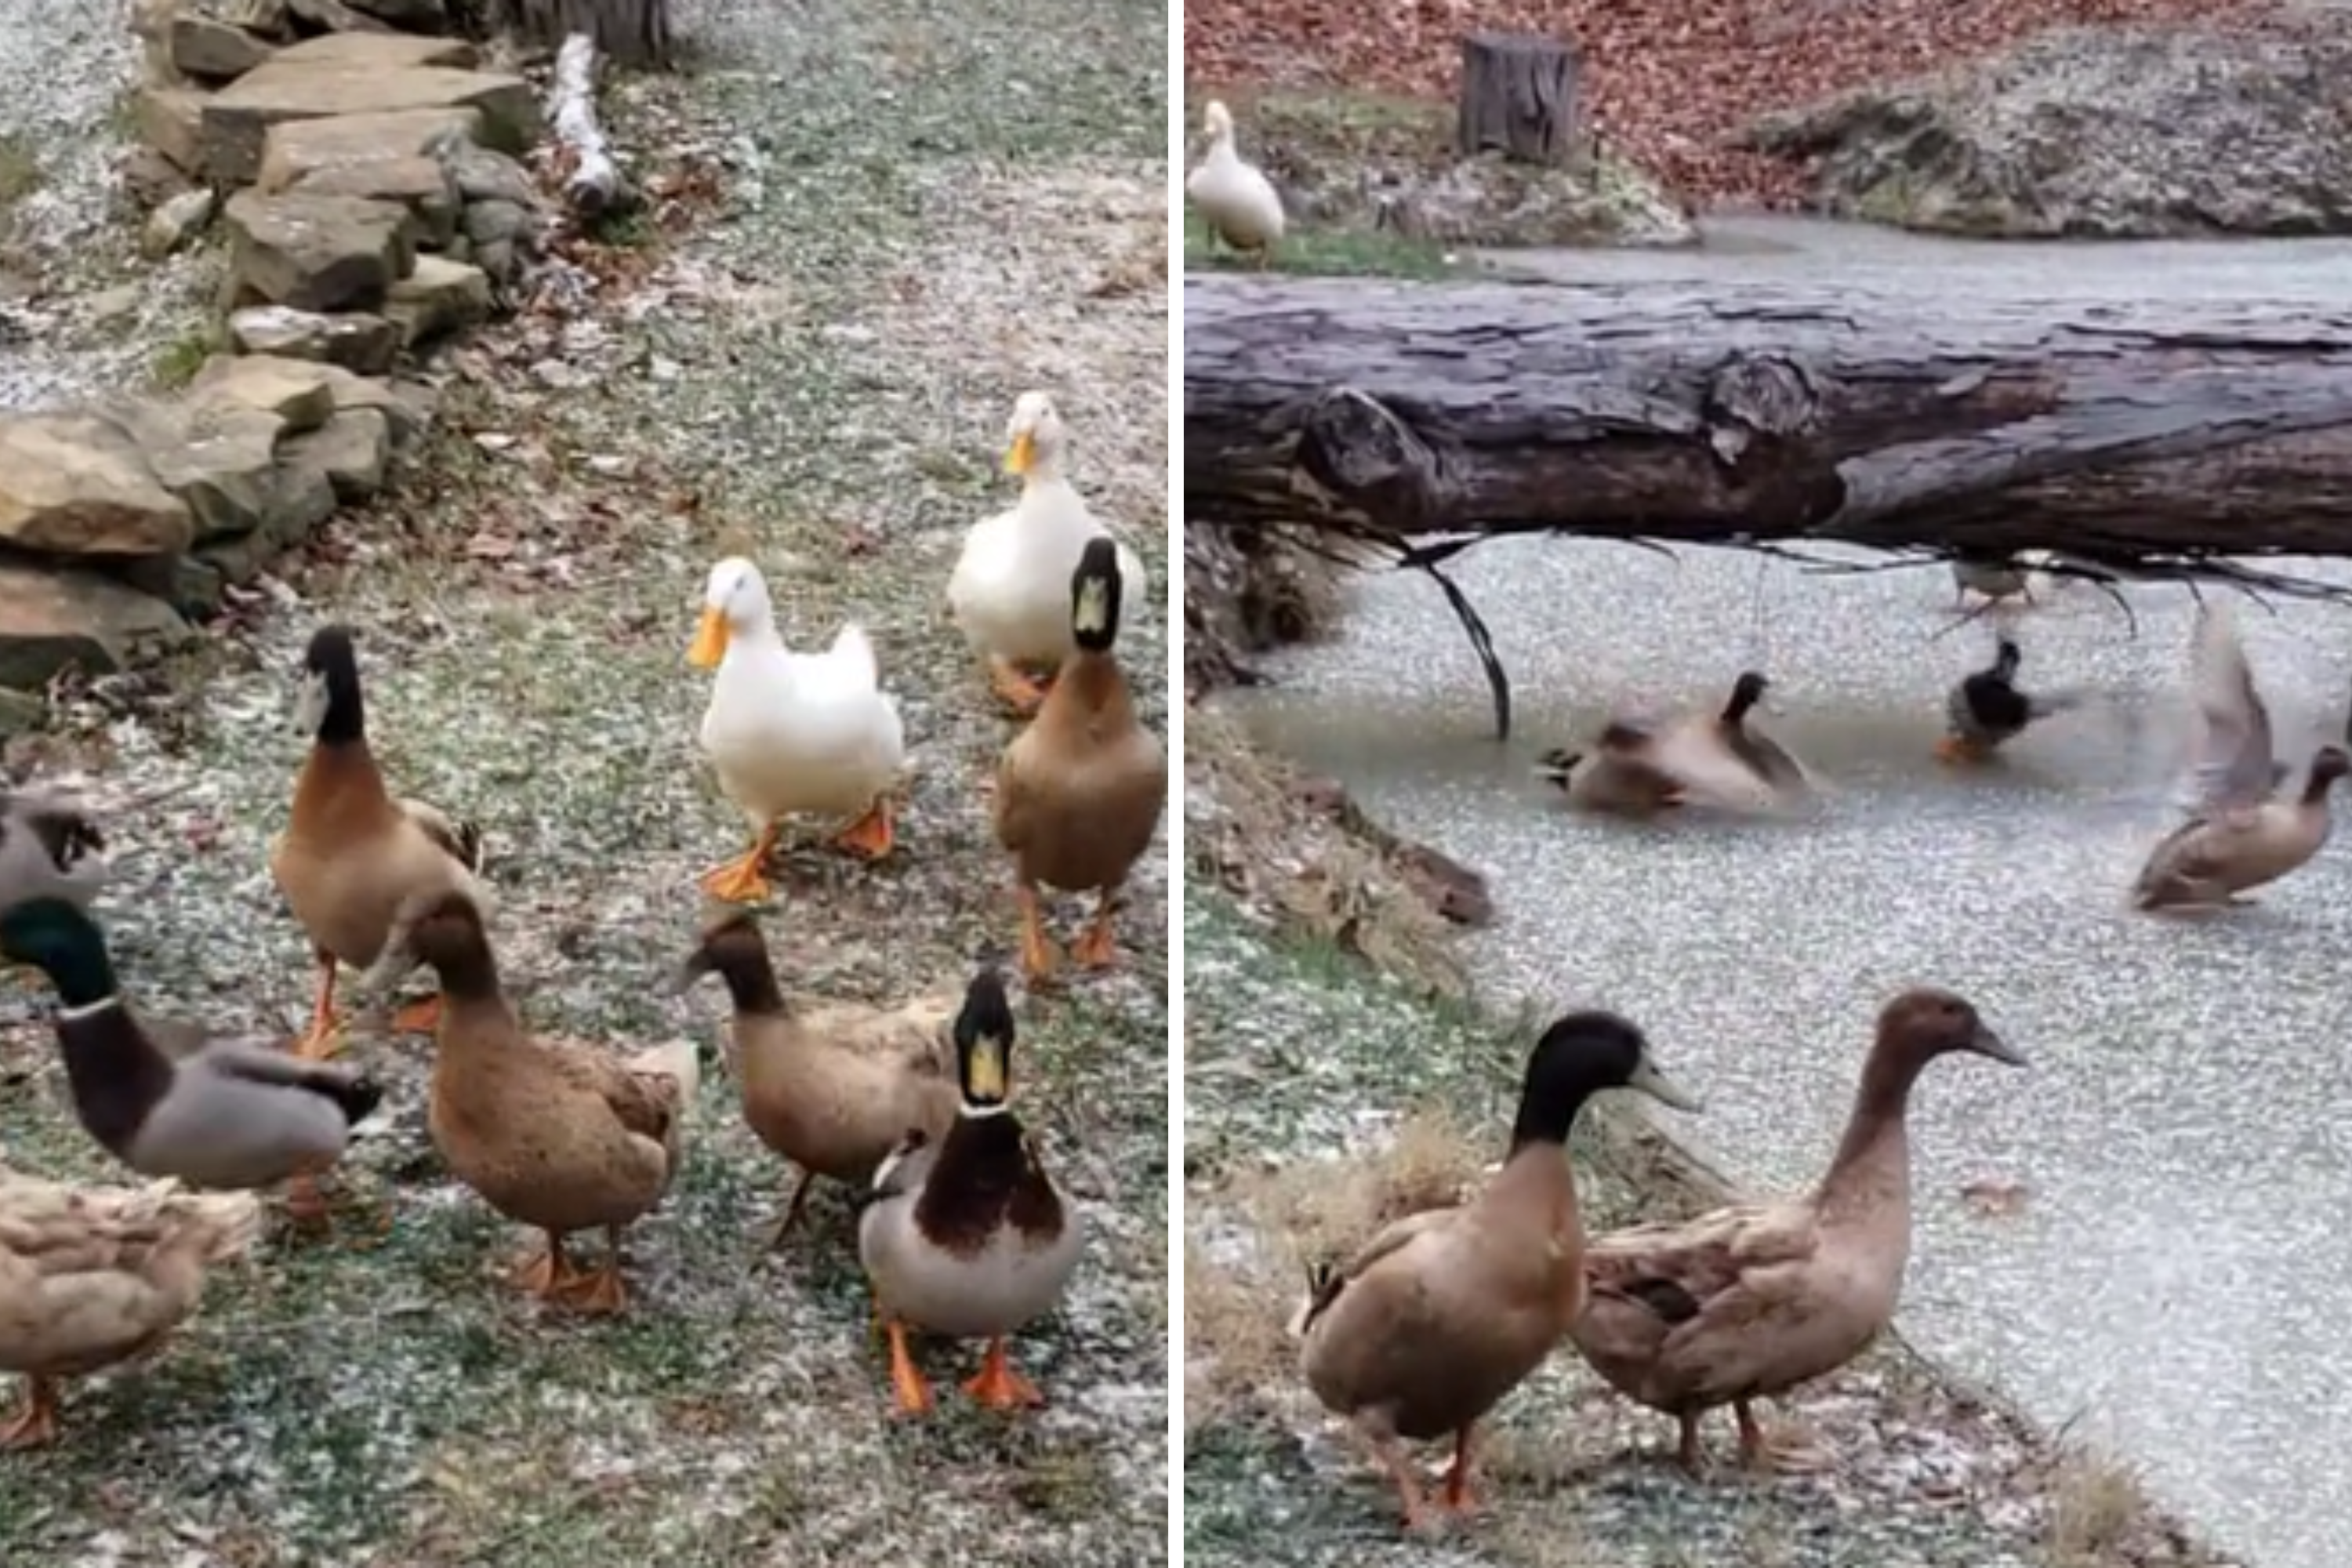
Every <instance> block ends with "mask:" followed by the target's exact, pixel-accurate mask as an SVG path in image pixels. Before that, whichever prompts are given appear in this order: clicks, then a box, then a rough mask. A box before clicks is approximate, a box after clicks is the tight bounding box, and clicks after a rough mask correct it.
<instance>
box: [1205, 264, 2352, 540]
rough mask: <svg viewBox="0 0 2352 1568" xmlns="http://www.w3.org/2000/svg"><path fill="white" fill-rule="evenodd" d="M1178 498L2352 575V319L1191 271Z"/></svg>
mask: <svg viewBox="0 0 2352 1568" xmlns="http://www.w3.org/2000/svg"><path fill="white" fill-rule="evenodd" d="M1184 499H1185V511H1186V516H1187V520H1188V521H1190V522H1193V523H1209V524H1217V525H1223V526H1227V527H1237V528H1244V529H1246V528H1251V527H1255V526H1263V525H1268V524H1279V523H1289V524H1302V523H1303V524H1306V525H1307V526H1310V527H1316V528H1322V529H1334V530H1339V531H1345V532H1348V533H1350V534H1353V535H1355V536H1357V537H1360V538H1366V539H1370V540H1375V541H1381V542H1385V543H1388V544H1391V545H1401V544H1402V542H1404V541H1406V540H1407V539H1409V538H1412V537H1413V536H1418V535H1428V534H1433V533H1438V534H1464V535H1474V536H1476V535H1487V534H1499V533H1523V532H1538V531H1560V532H1569V533H1579V534H1586V535H1591V536H1595V537H1613V538H1644V539H1653V540H1664V541H1669V542H1672V541H1684V542H1696V543H1716V544H1738V543H1746V542H1759V541H1760V542H1800V541H1804V540H1835V541H1843V542H1853V543H1858V544H1864V545H1871V546H1876V547H1881V548H1897V547H1905V546H1914V547H1920V548H1928V549H1940V550H1947V551H1948V550H1955V549H1969V550H1979V551H1983V552H1990V553H2000V552H2011V551H2015V550H2019V549H2027V548H2042V549H2056V550H2063V551H2065V552H2069V553H2070V554H2072V555H2074V556H2077V557H2088V558H2090V559H2092V560H2096V561H2103V562H2108V563H2132V562H2148V561H2156V562H2162V561H2178V560H2180V559H2183V558H2192V557H2199V556H2203V555H2206V554H2210V553H2214V552H2226V553H2230V554H2258V553H2263V552H2288V553H2294V554H2309V555H2347V556H2352V313H2345V312H2341V311H2330V310H2322V309H2319V308H2317V307H2315V306H2314V305H2311V304H2308V303H2301V304H2297V303H2272V304H2264V303H2259V302H2252V301H2247V300H2170V301H2163V302H2157V303H2145V302H2134V301H2126V300H2116V301H2112V302H2101V301H2093V300H2067V301H2053V300H2018V299H2005V298H1970V297H1967V296H1959V297H1955V296H1952V295H1930V294H1927V293H1924V292H1923V293H1921V294H1918V295H1916V296H1913V297H1907V298H1895V297H1885V296H1882V297H1871V296H1868V295H1864V294H1862V293H1859V292H1857V291H1855V290H1853V289H1827V288H1821V289H1792V288H1783V287H1767V286H1760V285H1746V286H1733V285H1726V284H1718V283H1710V284H1706V285H1705V286H1701V285H1699V284H1696V283H1687V282H1679V283H1655V284H1630V285H1621V284H1590V285H1583V286H1580V287H1576V288H1554V287H1535V286H1493V285H1486V284H1474V285H1464V286H1455V287H1427V286H1421V287H1413V286H1402V285H1397V284H1391V283H1383V282H1375V281H1365V280H1353V279H1315V280H1279V279H1244V278H1223V277H1192V278H1188V279H1185V284H1184Z"/></svg>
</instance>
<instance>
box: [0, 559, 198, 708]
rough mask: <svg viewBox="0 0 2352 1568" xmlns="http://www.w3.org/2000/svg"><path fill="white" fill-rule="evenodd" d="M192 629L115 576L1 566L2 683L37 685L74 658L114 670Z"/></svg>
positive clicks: (96, 669) (92, 668)
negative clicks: (124, 584)
mask: <svg viewBox="0 0 2352 1568" xmlns="http://www.w3.org/2000/svg"><path fill="white" fill-rule="evenodd" d="M192 636H194V631H193V629H192V628H191V627H190V626H189V625H188V623H187V622H186V621H184V620H183V619H182V618H181V617H180V614H179V612H178V611H176V610H174V609H173V608H172V606H171V605H166V604H164V603H163V601H162V600H160V599H151V598H149V597H148V596H147V595H144V594H141V593H137V592H135V591H133V590H131V589H130V588H126V587H124V586H123V585H122V584H120V583H117V582H115V581H114V580H113V579H112V578H110V577H102V576H100V575H99V574H97V573H95V572H69V571H64V570H53V569H49V568H46V567H40V566H18V565H13V564H10V565H0V686H5V687H10V688H14V689H16V690H19V691H36V690H38V689H40V688H42V687H44V686H46V685H47V684H48V683H49V682H50V681H51V680H52V679H56V677H57V676H58V674H59V673H60V672H61V671H63V670H65V669H66V668H68V666H74V665H79V667H81V668H83V669H85V670H87V671H89V672H90V673H91V674H94V675H112V674H114V673H116V672H117V671H119V670H123V669H127V668H130V667H131V665H132V664H134V663H136V662H138V661H139V660H141V659H142V658H146V657H148V656H150V655H151V654H153V653H156V652H160V651H163V650H164V649H167V648H170V647H174V646H176V645H178V644H181V643H184V642H185V641H187V640H188V638H189V637H192Z"/></svg>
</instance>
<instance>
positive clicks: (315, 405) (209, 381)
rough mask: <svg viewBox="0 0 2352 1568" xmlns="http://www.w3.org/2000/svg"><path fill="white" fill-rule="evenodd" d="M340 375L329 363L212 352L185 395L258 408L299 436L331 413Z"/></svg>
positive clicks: (266, 355)
mask: <svg viewBox="0 0 2352 1568" xmlns="http://www.w3.org/2000/svg"><path fill="white" fill-rule="evenodd" d="M338 374H339V373H338V372H337V371H336V370H335V368H334V367H333V366H331V365H324V364H312V363H310V362H309V361H307V360H296V359H279V358H278V356H276V355H275V354H215V355H214V356H213V357H212V358H210V359H208V360H206V361H205V363H204V368H203V369H201V370H199V371H197V372H196V374H195V379H194V380H193V381H191V382H190V383H189V384H188V399H189V401H190V402H192V403H214V404H221V405H228V406H231V407H238V408H258V409H262V410H264V411H265V412H267V413H270V414H274V415H276V416H278V418H279V419H281V420H283V421H284V422H285V424H286V430H287V433H288V434H289V435H294V436H299V435H301V434H303V433H305V432H306V431H310V430H316V429H317V428H318V427H319V426H321V425H324V424H325V423H326V422H327V421H328V420H330V419H331V418H333V417H334V416H335V378H336V376H337V375H338Z"/></svg>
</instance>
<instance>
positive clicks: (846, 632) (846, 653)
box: [825, 625, 882, 686]
mask: <svg viewBox="0 0 2352 1568" xmlns="http://www.w3.org/2000/svg"><path fill="white" fill-rule="evenodd" d="M825 657H826V658H828V659H830V660H832V661H833V662H834V663H835V665H836V666H838V667H839V668H843V669H848V670H855V671H856V673H857V675H858V676H859V677H860V678H862V679H864V680H865V682H866V684H867V685H868V686H879V685H880V684H881V680H882V661H881V660H880V659H878V658H876V657H875V656H874V644H873V641H872V640H871V639H870V638H868V637H866V628H865V627H863V626H856V625H850V626H843V627H842V628H841V630H840V631H838V632H836V633H835V635H834V638H833V646H832V647H829V648H827V649H826V650H825Z"/></svg>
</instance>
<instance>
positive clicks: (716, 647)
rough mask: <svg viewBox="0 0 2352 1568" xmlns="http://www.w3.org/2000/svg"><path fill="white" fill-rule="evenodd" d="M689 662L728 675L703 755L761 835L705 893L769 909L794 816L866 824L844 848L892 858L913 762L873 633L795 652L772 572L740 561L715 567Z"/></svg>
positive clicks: (707, 882) (706, 724) (853, 827)
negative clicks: (772, 868) (897, 806)
mask: <svg viewBox="0 0 2352 1568" xmlns="http://www.w3.org/2000/svg"><path fill="white" fill-rule="evenodd" d="M687 659H688V662H689V663H691V664H692V665H694V667H695V668H698V669H709V668H713V667H714V666H715V667H716V668H717V669H718V671H719V675H718V679H716V680H714V681H713V682H712V684H711V689H710V706H709V709H707V710H705V711H704V713H703V715H702V749H703V752H704V753H705V754H707V755H708V756H709V758H710V761H711V763H712V765H713V766H714V767H716V768H717V770H718V773H719V787H720V788H721V789H723V790H724V791H726V793H727V797H728V798H729V799H730V800H732V801H733V802H734V803H735V804H736V805H739V806H740V807H742V809H743V814H744V816H747V817H749V818H750V819H751V826H752V829H753V831H754V832H755V833H756V834H757V835H758V837H756V838H755V839H754V841H753V843H752V845H751V848H750V849H748V850H746V851H744V853H743V854H742V855H741V856H740V857H739V858H736V859H733V860H730V861H727V862H726V863H724V864H722V865H719V866H716V867H713V868H711V869H710V870H709V872H708V873H706V874H705V875H704V877H703V879H702V885H703V887H704V889H707V890H708V891H709V892H710V893H711V894H712V895H713V896H714V897H717V898H721V899H729V900H739V901H757V900H761V899H765V898H766V897H767V896H768V893H769V890H770V889H769V887H768V879H767V877H766V875H765V873H764V871H763V869H762V868H764V866H765V865H766V863H767V858H768V856H769V854H770V853H771V852H772V850H773V849H774V848H775V847H776V836H777V834H778V832H779V831H780V830H781V828H782V819H783V818H785V817H787V816H795V815H800V814H807V815H811V816H830V817H835V818H840V817H851V816H854V817H855V818H856V820H855V821H853V822H852V823H851V824H850V825H849V826H847V827H845V828H844V829H842V830H841V832H840V833H839V835H838V836H837V842H838V843H839V844H840V845H841V846H842V847H844V848H847V849H850V850H853V851H855V852H856V853H858V854H861V855H864V856H866V858H870V859H879V858H881V857H883V856H885V855H887V854H888V853H889V852H890V847H891V843H892V828H891V822H890V800H889V795H888V793H887V792H888V791H889V789H890V787H891V785H892V784H894V783H895V782H896V780H897V777H898V770H899V768H900V767H901V766H902V765H903V764H904V763H905V761H906V754H907V751H906V736H905V732H904V731H903V730H902V729H901V728H900V726H899V722H898V700H897V699H896V698H893V697H891V696H890V695H889V694H887V692H885V691H884V690H883V689H882V686H881V670H880V667H879V665H878V664H877V661H876V659H875V657H874V645H873V644H872V643H870V642H868V641H866V633H865V632H864V631H863V630H862V629H860V628H859V627H857V626H844V627H842V628H841V631H840V634H839V635H838V636H836V637H835V638H834V639H833V646H832V647H829V648H827V649H826V650H825V651H824V652H823V653H794V652H793V651H792V650H791V649H790V648H788V647H785V646H784V639H783V638H782V637H781V636H779V635H778V633H777V631H776V617H775V610H774V606H773V605H772V604H771V602H770V600H769V598H768V584H767V581H766V579H764V578H762V577H761V575H760V569H759V568H758V567H756V566H754V565H752V564H751V563H750V562H749V561H746V560H744V559H742V558H741V557H740V556H730V557H729V558H728V559H726V560H724V561H721V562H720V563H719V564H718V565H716V566H713V567H712V568H711V569H710V582H709V586H708V587H707V588H706V589H705V590H704V592H703V599H702V621H701V625H700V626H698V628H697V630H696V633H695V637H694V646H693V647H691V648H690V649H688V653H687Z"/></svg>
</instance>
